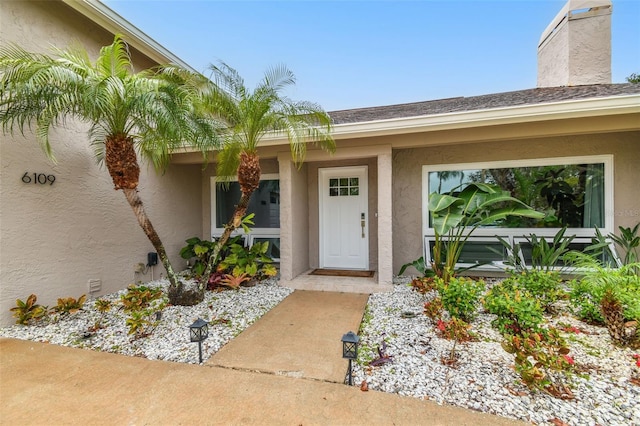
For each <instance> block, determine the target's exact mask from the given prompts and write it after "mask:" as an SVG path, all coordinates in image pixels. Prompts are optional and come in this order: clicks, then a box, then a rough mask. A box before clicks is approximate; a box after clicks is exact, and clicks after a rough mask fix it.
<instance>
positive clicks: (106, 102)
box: [0, 36, 220, 304]
mask: <svg viewBox="0 0 640 426" xmlns="http://www.w3.org/2000/svg"><path fill="white" fill-rule="evenodd" d="M0 73H1V74H0V122H1V123H2V126H3V131H4V132H5V133H7V132H10V133H11V134H13V133H14V132H15V131H16V130H19V131H20V132H21V133H23V134H24V132H25V130H28V129H29V128H30V127H31V126H32V125H34V124H35V134H36V136H37V139H38V141H39V142H40V144H41V145H42V148H43V150H44V152H45V154H46V155H47V156H48V157H49V158H50V159H51V160H53V161H55V158H54V155H53V151H52V148H51V145H50V143H49V130H50V129H51V128H52V127H56V126H62V125H64V124H65V121H66V119H68V118H75V119H77V120H80V121H82V122H84V123H87V124H88V125H89V130H88V136H89V141H90V143H91V144H92V146H93V147H94V150H95V158H96V160H97V161H98V163H99V164H102V163H104V164H105V165H106V168H107V170H108V171H109V174H110V175H111V178H112V181H113V184H114V186H115V189H116V190H122V192H123V193H124V195H125V197H126V199H127V202H128V203H129V205H130V206H131V208H132V209H133V211H134V213H135V216H136V218H137V220H138V223H139V225H140V226H141V227H142V229H143V231H144V233H145V235H146V236H147V238H148V239H149V241H151V244H152V245H153V247H154V248H155V250H156V252H157V253H158V256H159V258H160V260H161V262H162V264H163V266H164V268H165V269H166V271H167V278H168V279H169V281H170V287H169V298H170V301H171V303H173V304H189V303H195V301H189V300H188V299H190V297H189V296H193V294H188V293H189V292H187V291H183V290H184V288H183V284H182V283H181V282H179V281H178V280H177V278H176V274H175V273H174V271H173V268H172V266H171V263H170V262H169V258H168V256H167V253H166V251H165V248H164V245H163V244H162V241H161V240H160V237H159V236H158V233H157V232H156V230H155V229H154V227H153V225H152V224H151V221H150V220H149V217H148V216H147V214H146V212H145V209H144V206H143V204H142V200H141V199H140V196H139V194H138V180H139V175H140V166H139V163H138V156H140V157H141V158H142V159H143V160H146V161H148V162H151V163H152V164H153V165H154V166H155V168H156V170H157V171H162V170H163V169H164V168H165V167H166V166H167V165H168V163H169V159H170V156H171V153H172V152H173V151H174V150H175V149H176V148H179V147H182V146H183V144H184V143H185V142H188V143H189V144H191V145H192V146H195V147H197V148H198V149H200V150H201V151H203V152H204V151H207V150H210V149H211V148H212V147H213V146H214V145H216V143H217V140H218V139H217V136H216V135H217V129H218V128H219V127H220V125H219V122H217V121H215V120H213V119H211V117H210V116H204V115H199V114H197V113H196V112H197V111H196V110H195V108H194V103H193V100H194V95H195V92H194V91H192V90H189V87H188V86H186V85H184V84H179V83H180V82H177V81H175V79H172V78H170V77H171V75H170V74H167V75H165V73H163V72H160V70H159V69H158V70H144V71H140V72H137V73H136V72H134V69H133V65H132V60H131V56H130V54H129V49H128V46H127V44H126V43H125V42H124V41H123V40H122V38H121V37H120V36H115V38H114V41H113V43H112V44H111V45H108V46H105V47H103V48H102V49H101V50H100V54H99V56H98V58H97V60H96V61H95V62H92V61H91V60H90V58H89V55H88V53H87V51H86V50H85V49H83V48H82V47H79V46H78V47H70V48H67V49H64V50H63V49H54V50H53V54H52V55H47V54H39V53H31V52H27V51H26V50H24V49H22V48H21V47H19V46H17V45H4V46H2V47H0ZM196 297H197V296H196Z"/></svg>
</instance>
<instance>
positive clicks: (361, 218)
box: [360, 213, 365, 238]
mask: <svg viewBox="0 0 640 426" xmlns="http://www.w3.org/2000/svg"><path fill="white" fill-rule="evenodd" d="M360 227H361V228H362V238H364V227H365V219H364V213H360Z"/></svg>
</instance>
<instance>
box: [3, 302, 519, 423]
mask: <svg viewBox="0 0 640 426" xmlns="http://www.w3.org/2000/svg"><path fill="white" fill-rule="evenodd" d="M366 302H367V295H363V294H347V293H329V292H315V291H295V292H294V293H293V294H291V295H290V296H289V297H287V298H286V299H285V300H284V301H283V302H282V303H280V304H279V305H278V306H277V307H276V308H274V309H272V310H271V311H270V312H269V313H267V314H266V315H265V316H263V317H262V318H261V319H260V320H258V321H257V322H256V323H255V324H253V325H252V326H251V327H249V328H248V329H246V330H245V331H244V332H243V333H241V334H240V335H239V336H238V337H236V338H235V339H234V340H233V341H232V342H230V343H229V344H228V345H226V346H225V347H223V348H222V349H221V350H220V351H219V352H218V353H217V354H216V355H215V356H213V357H212V358H211V359H209V360H208V361H207V362H206V363H205V365H202V366H199V365H190V364H181V363H172V362H164V361H150V360H147V359H142V358H135V357H127V356H123V355H115V354H110V353H102V352H93V351H89V350H82V349H73V348H66V347H62V346H55V345H50V344H46V343H35V342H30V341H21V340H14V339H0V424H3V425H4V424H7V425H8V424H20V425H44V424H47V425H73V424H81V425H125V424H126V425H151V424H153V425H174V424H175V425H239V424H246V425H296V426H298V425H305V426H307V425H509V424H518V422H515V421H511V420H507V419H504V418H501V417H496V416H492V415H489V414H483V413H477V412H474V411H470V410H465V409H463V408H458V407H452V406H440V405H437V404H435V403H432V402H430V401H421V400H419V399H416V398H410V397H400V396H398V395H394V394H388V393H383V392H375V391H369V392H362V391H361V390H360V389H359V388H358V387H356V386H345V385H343V384H342V381H343V380H344V375H345V372H346V367H347V361H346V360H344V359H342V352H341V348H342V344H341V341H340V339H341V337H342V335H343V334H344V333H346V332H347V331H349V330H353V331H354V332H356V331H357V330H358V326H359V324H360V320H361V318H362V314H363V311H364V307H365V305H366Z"/></svg>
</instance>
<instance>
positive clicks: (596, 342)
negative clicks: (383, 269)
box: [354, 278, 640, 425]
mask: <svg viewBox="0 0 640 426" xmlns="http://www.w3.org/2000/svg"><path fill="white" fill-rule="evenodd" d="M394 284H395V285H394V289H393V291H392V292H388V293H377V294H373V295H371V296H370V298H369V303H368V305H367V312H365V318H364V321H363V323H362V326H361V330H360V333H359V334H360V339H361V340H360V355H359V362H358V363H357V364H356V366H355V367H354V384H355V385H358V386H360V385H361V384H362V382H363V381H366V383H367V386H368V389H369V390H379V391H383V392H393V393H397V394H399V395H405V396H412V397H417V398H422V399H429V400H432V401H435V402H437V403H439V404H453V405H457V406H461V407H466V408H470V409H473V410H477V411H482V412H486V413H492V414H497V415H499V416H504V417H511V418H514V419H520V420H524V421H528V422H532V423H534V424H554V423H553V422H554V421H555V422H557V421H562V422H564V423H566V424H569V425H597V424H599V425H640V403H638V401H640V386H638V385H635V384H633V383H631V382H630V378H631V374H632V369H634V368H637V367H634V365H635V364H634V360H633V358H632V355H633V354H634V353H636V352H637V351H636V352H634V351H633V350H631V349H628V348H627V349H618V348H614V347H613V346H612V345H611V342H610V339H609V336H608V334H607V331H606V329H605V328H604V327H597V326H591V325H588V324H585V323H583V322H580V321H578V320H577V319H574V318H573V317H572V316H571V315H569V314H568V313H567V312H564V313H563V314H560V315H558V316H555V317H554V318H552V319H551V323H553V324H560V325H565V326H569V327H571V326H573V327H576V328H577V329H578V330H582V331H581V332H578V333H572V332H569V333H562V334H563V336H564V337H565V338H566V340H567V341H568V343H569V347H570V349H571V353H570V355H571V356H572V357H573V358H574V359H575V362H576V364H577V365H578V366H579V367H581V368H583V369H584V370H585V373H584V374H585V376H584V377H578V376H577V375H574V376H573V378H572V379H571V380H572V383H573V385H572V391H573V393H574V396H575V398H574V399H572V400H562V399H557V398H554V397H552V396H550V395H548V394H546V393H542V392H532V391H530V390H529V389H528V388H527V387H526V386H524V385H523V384H521V382H520V378H519V376H518V375H517V373H516V372H515V371H514V370H513V368H512V366H513V364H514V363H513V356H512V355H510V354H508V353H506V352H505V351H504V350H503V349H502V347H501V345H500V342H501V340H502V338H501V336H500V334H499V333H498V332H497V331H496V330H495V329H493V328H492V327H491V321H492V320H493V319H494V318H495V316H494V315H491V314H488V313H484V312H482V311H481V312H480V313H479V315H478V316H477V318H476V319H475V320H474V321H473V322H472V323H471V324H472V329H471V330H472V332H474V333H475V334H476V335H477V337H478V341H476V342H469V343H459V344H457V345H456V349H455V353H456V362H455V364H454V365H453V366H447V365H444V364H443V363H442V362H441V360H442V359H446V358H450V354H451V350H452V347H453V344H454V342H453V341H450V340H446V339H443V338H440V337H438V336H437V335H436V333H435V327H434V324H433V322H432V321H431V320H430V319H429V318H428V317H427V316H426V315H422V314H421V315H417V316H416V317H414V318H405V317H403V315H402V314H403V312H409V311H413V312H418V313H421V312H422V310H423V306H424V303H425V302H427V301H429V300H430V299H431V298H433V297H434V293H433V292H432V293H427V294H426V295H423V294H420V293H419V292H417V291H415V290H414V289H412V288H411V287H410V286H409V280H408V279H406V278H397V279H396V280H395V283H394ZM488 284H489V285H491V283H488ZM383 341H384V342H385V343H384V344H383ZM378 348H381V349H384V350H383V353H384V355H385V356H388V357H389V358H390V360H391V361H390V362H384V363H382V364H381V365H380V366H376V367H371V366H369V365H368V363H369V362H370V361H372V360H374V359H376V358H378V357H379V356H380V354H379V353H378ZM556 424H561V423H556Z"/></svg>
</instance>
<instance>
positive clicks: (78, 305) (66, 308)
mask: <svg viewBox="0 0 640 426" xmlns="http://www.w3.org/2000/svg"><path fill="white" fill-rule="evenodd" d="M85 300H87V295H86V294H83V295H82V296H80V297H78V300H76V299H74V298H73V297H61V298H59V299H58V304H57V305H56V306H54V307H53V311H55V312H58V313H59V314H75V313H76V312H78V311H79V310H80V309H82V305H84V302H85Z"/></svg>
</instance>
